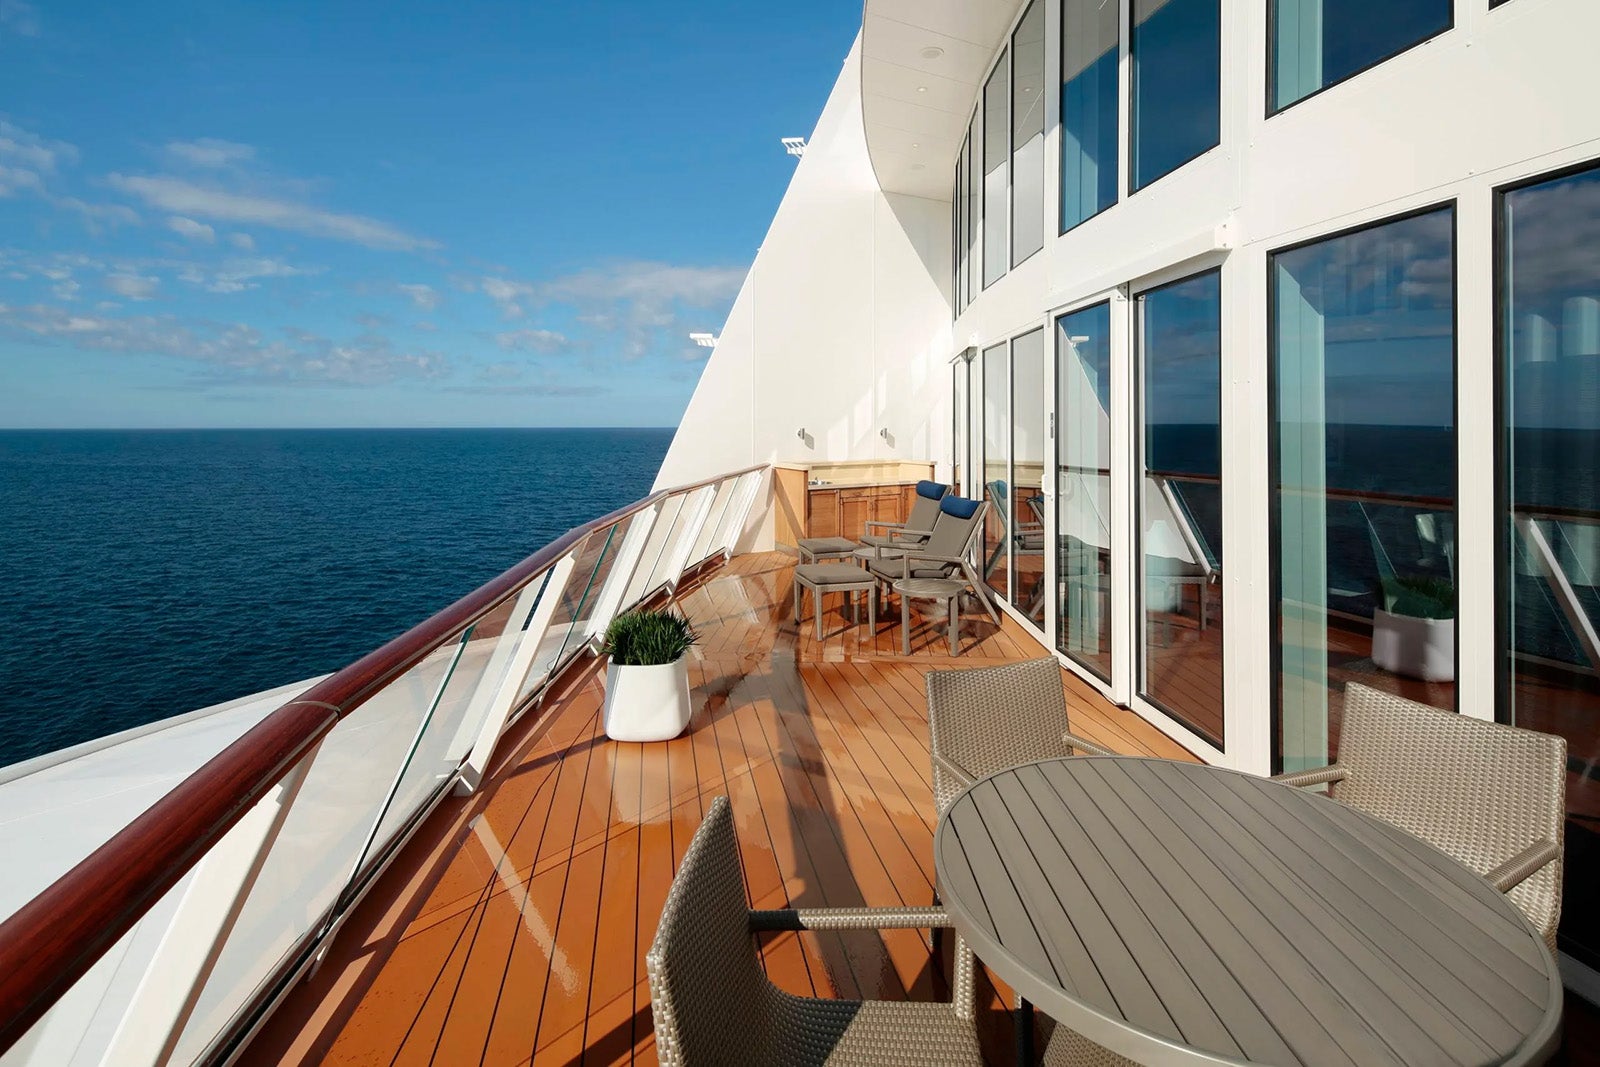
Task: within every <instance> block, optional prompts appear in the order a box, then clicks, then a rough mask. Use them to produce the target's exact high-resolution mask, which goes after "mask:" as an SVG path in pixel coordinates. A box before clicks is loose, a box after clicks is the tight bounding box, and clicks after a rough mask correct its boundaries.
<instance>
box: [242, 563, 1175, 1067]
mask: <svg viewBox="0 0 1600 1067" xmlns="http://www.w3.org/2000/svg"><path fill="white" fill-rule="evenodd" d="M792 567H793V559H792V558H791V557H786V556H784V555H781V554H777V553H765V554H753V555H747V556H740V557H737V558H735V559H733V560H732V561H730V562H729V563H727V564H726V565H723V566H721V567H720V568H712V569H708V570H706V571H704V572H703V573H702V574H701V575H700V576H699V577H698V578H696V579H695V580H694V581H692V582H690V583H689V584H688V585H687V586H686V587H685V588H684V589H682V590H680V591H679V593H678V595H677V597H676V606H677V607H678V608H679V609H680V610H682V611H683V612H685V613H686V614H687V615H688V616H689V618H690V619H691V620H692V621H693V622H694V624H695V625H696V627H697V629H698V631H699V633H700V643H699V645H698V646H697V647H696V648H695V650H694V652H693V653H692V655H693V657H694V658H693V659H692V661H691V663H690V683H691V685H692V686H693V688H694V694H695V703H696V706H697V709H698V710H697V711H696V715H695V718H694V720H693V722H692V723H691V725H690V730H689V731H688V732H687V733H686V734H685V735H684V736H682V737H680V738H678V739H676V740H674V741H671V742H667V743H665V744H657V745H637V744H622V743H617V742H612V741H608V740H607V739H606V737H605V734H604V731H603V726H602V723H601V715H600V709H601V704H602V701H603V699H604V674H603V672H601V671H598V670H597V669H596V665H595V664H594V663H593V662H588V663H583V664H579V665H578V666H576V667H574V668H573V671H575V672H578V673H577V675H576V676H573V677H571V679H570V680H569V681H567V682H566V683H565V684H563V685H562V687H561V692H560V693H558V694H556V695H555V696H553V697H551V698H549V699H548V700H547V701H546V704H545V706H544V707H543V708H542V710H539V711H537V712H531V713H529V714H528V715H527V716H525V718H524V719H523V720H522V721H520V722H519V723H517V724H516V725H515V726H514V727H513V728H512V729H511V730H510V731H509V733H508V736H507V737H506V738H505V740H504V741H503V742H502V745H501V750H500V754H499V758H498V759H497V761H496V763H495V764H494V766H493V767H492V768H491V772H490V774H489V776H488V777H487V778H486V780H485V781H484V783H483V786H482V788H481V789H480V790H479V791H478V792H477V793H476V794H475V795H473V796H471V797H466V798H460V799H450V800H447V801H446V802H445V803H444V804H443V805H442V806H441V807H440V808H439V809H438V810H437V811H436V812H435V813H434V814H433V815H432V816H431V817H430V818H429V820H428V821H427V822H426V823H425V824H424V825H423V827H422V828H421V829H420V830H419V831H418V833H417V835H416V836H415V837H414V838H413V840H412V841H411V842H410V843H409V844H408V845H407V846H406V848H405V849H404V850H403V851H402V852H401V854H400V855H399V856H398V857H397V858H396V860H395V862H394V864H393V865H392V866H391V868H390V869H389V871H388V872H387V873H385V875H384V876H383V877H382V878H381V879H380V880H379V882H378V884H377V885H376V887H375V888H374V890H373V891H372V893H371V894H370V895H369V896H368V897H367V899H366V900H364V901H363V902H362V903H361V904H360V905H359V906H358V907H357V909H356V910H355V912H354V913H353V914H352V915H351V916H350V918H349V919H348V921H347V922H346V924H345V926H344V928H343V929H342V930H341V932H340V933H339V935H338V937H337V938H336V939H335V941H334V942H333V945H332V947H331V950H330V952H329V955H328V958H327V960H326V962H325V963H324V965H323V966H322V968H321V969H320V970H319V971H318V972H317V973H316V974H315V975H314V976H312V977H311V978H309V979H307V980H305V981H304V982H302V983H301V984H300V985H299V986H297V987H296V988H295V989H294V990H293V991H292V992H291V993H290V994H289V996H288V997H287V999H286V1000H285V1002H284V1003H283V1005H282V1006H281V1007H280V1008H279V1009H278V1010H277V1012H276V1013H275V1014H274V1015H273V1016H272V1018H271V1019H270V1020H269V1021H268V1023H267V1025H266V1026H265V1028H264V1029H263V1031H262V1032H261V1033H260V1034H259V1035H258V1036H257V1037H256V1039H255V1040H254V1041H253V1042H252V1043H251V1044H250V1046H249V1047H248V1048H247V1049H246V1050H245V1053H244V1056H243V1060H242V1062H245V1063H249V1064H277V1063H290V1064H296V1063H298V1064H310V1063H329V1064H390V1065H397V1064H411V1063H416V1064H427V1063H433V1064H445V1063H448V1064H463V1063H485V1064H497V1065H498V1064H507V1065H516V1064H527V1063H529V1062H530V1061H532V1062H537V1063H539V1064H544V1063H551V1064H565V1063H584V1064H609V1063H632V1064H654V1063H655V1062H656V1054H655V1045H654V1035H653V1032H652V1030H651V1018H650V1004H649V987H648V984H647V982H646V974H645V967H644V956H645V953H646V951H647V950H648V948H649V946H650V941H651V939H652V938H653V937H654V936H655V926H656V923H657V921H658V920H659V918H660V913H661V905H662V902H663V900H664V899H665V897H666V893H667V889H668V887H669V886H670V884H671V880H672V872H673V871H674V870H675V869H676V868H677V865H678V863H679V862H680V860H681V859H682V856H683V852H684V850H685V849H686V848H687V847H688V844H689V839H690V837H691V836H692V835H693V833H694V831H695V828H696V827H697V826H698V825H699V823H700V819H701V817H702V816H703V814H704V811H705V808H706V806H707V805H708V804H709V802H710V800H711V798H712V797H714V796H717V795H721V794H726V795H727V796H729V797H730V799H731V802H732V805H733V810H734V816H735V822H736V825H737V830H738V835H739V844H740V850H741V860H742V863H743V866H744V878H745V887H746V892H747V895H748V896H749V898H750V900H751V902H752V906H756V907H784V906H797V907H802V906H812V907H814V906H827V907H842V906H851V905H862V904H865V905H875V906H889V905H895V906H899V905H911V906H918V905H924V904H927V903H929V901H930V900H931V895H932V891H933V830H934V826H935V821H936V820H935V816H934V809H933V795H932V787H931V772H930V770H929V757H928V733H927V719H926V711H925V703H924V697H923V677H922V676H923V674H924V673H925V672H926V671H928V670H929V669H939V668H951V667H957V668H959V667H978V666H985V665H990V664H997V663H1007V662H1014V661H1017V660H1020V659H1033V658H1038V657H1040V656H1044V655H1047V654H1048V653H1047V651H1046V650H1045V649H1044V648H1042V647H1040V646H1039V644H1038V643H1037V642H1036V641H1035V640H1034V639H1033V637H1031V636H1030V635H1029V634H1028V633H1027V632H1026V631H1024V630H1023V629H1022V628H1021V627H1020V626H1018V625H1017V624H1016V623H1014V622H1013V621H1011V620H1010V619H1009V618H1006V619H1005V620H1004V621H1003V623H1002V625H1000V626H999V627H996V626H995V625H994V623H993V622H992V621H991V620H990V619H989V618H988V617H987V616H986V615H984V614H983V612H982V610H981V609H980V608H977V607H976V606H971V605H969V607H968V608H967V609H966V612H965V614H964V615H963V617H962V640H961V655H960V656H959V657H958V658H951V657H950V656H949V648H948V644H947V641H946V636H945V632H944V620H943V619H942V618H930V617H926V616H923V615H921V614H920V613H918V612H915V611H914V612H913V615H912V619H913V635H912V636H913V643H912V655H911V656H910V657H905V656H902V655H901V654H900V632H899V631H900V622H899V608H898V605H896V604H893V602H891V603H890V605H888V606H887V607H886V608H885V610H884V611H883V612H882V614H881V617H880V619H879V627H878V630H877V632H876V633H872V634H869V633H867V626H866V619H865V613H864V612H863V617H862V623H861V625H860V626H859V627H857V626H855V625H853V624H852V623H851V621H850V616H849V613H848V610H847V608H846V607H845V605H844V604H843V603H842V601H843V598H842V597H838V596H833V597H829V598H827V600H826V603H825V605H824V618H823V623H824V627H823V629H824V634H825V637H824V639H823V640H822V641H820V642H819V641H817V640H816V639H815V636H814V633H815V631H814V628H813V627H814V623H813V621H812V618H811V615H810V611H811V599H810V597H807V598H806V603H805V615H804V618H803V620H802V623H801V625H800V626H798V627H796V625H795V624H794V622H793V619H792V611H793V601H792V585H791V578H790V572H791V569H792ZM1062 676H1063V679H1064V682H1065V685H1066V690H1067V697H1068V704H1069V706H1070V708H1071V716H1072V718H1071V724H1072V728H1073V729H1074V730H1075V731H1077V732H1079V733H1081V734H1083V735H1084V736H1086V737H1088V738H1090V739H1092V740H1096V741H1099V742H1101V743H1102V744H1105V745H1107V746H1109V747H1111V748H1114V749H1116V750H1118V751H1123V752H1128V753H1138V754H1147V755H1159V756H1166V757H1172V758H1179V759H1192V758H1193V757H1192V756H1190V755H1189V754H1188V753H1186V752H1185V751H1184V750H1183V749H1182V748H1181V747H1180V746H1179V745H1177V743H1176V742H1174V741H1172V740H1171V739H1169V738H1168V737H1167V736H1166V735H1164V734H1162V733H1161V732H1160V731H1158V730H1156V729H1155V728H1154V727H1152V726H1150V725H1149V724H1148V723H1146V722H1145V721H1144V720H1143V719H1140V718H1139V717H1138V716H1137V715H1135V714H1134V713H1132V712H1130V711H1127V710H1125V709H1120V708H1115V707H1112V706H1111V705H1109V704H1108V703H1106V702H1105V701H1104V700H1103V699H1102V698H1100V696H1099V695H1098V694H1097V693H1096V692H1095V691H1094V690H1093V689H1092V688H1091V687H1089V686H1088V685H1086V684H1085V683H1083V682H1082V681H1081V680H1079V679H1078V678H1077V677H1076V676H1073V675H1071V674H1069V673H1067V672H1063V675H1062ZM930 944H931V941H930V939H929V937H928V935H927V934H926V933H924V932H920V931H910V930H908V931H891V932H888V933H885V934H882V935H879V934H874V933H870V932H850V933H848V934H836V933H824V934H818V933H812V932H807V933H803V934H799V935H796V934H792V933H788V934H782V935H778V936H772V937H765V938H762V939H761V940H760V941H759V942H758V945H759V950H760V953H761V959H762V963H763V965H764V967H765V968H766V970H767V972H768V974H769V976H770V977H771V978H772V980H773V981H774V982H776V983H777V984H778V985H780V986H781V987H783V988H785V989H788V990H790V991H792V992H796V993H801V994H805V995H821V996H867V997H874V998H884V999H900V998H905V997H906V996H908V995H909V996H911V997H912V998H915V999H919V1000H930V999H936V998H940V997H944V996H947V995H948V990H947V987H946V986H945V983H944V980H943V979H942V978H941V977H939V976H938V975H937V974H936V973H935V970H934V968H933V967H932V962H931V959H930V955H929V946H930ZM947 944H948V943H947ZM948 951H949V950H948V948H947V949H946V952H947V953H948ZM1009 995H1010V994H1009V991H1008V990H1006V989H1005V988H1004V987H1003V986H999V985H997V984H996V983H994V982H993V981H992V980H990V979H989V978H988V977H987V976H986V975H981V976H980V981H979V1012H980V1020H981V1029H982V1031H983V1037H984V1047H985V1051H986V1053H987V1054H989V1055H990V1056H992V1057H993V1058H994V1059H995V1060H996V1061H998V1062H1005V1061H1006V1060H1007V1059H1008V1058H1009V1056H1010V1034H1009V1023H1008V1020H1007V1014H1008V1013H1007V1011H1006V1004H1007V1003H1008V1002H1009Z"/></svg>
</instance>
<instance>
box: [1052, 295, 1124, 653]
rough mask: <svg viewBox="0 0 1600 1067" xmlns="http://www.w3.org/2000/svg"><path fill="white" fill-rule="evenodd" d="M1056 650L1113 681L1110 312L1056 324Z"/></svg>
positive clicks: (1106, 308)
mask: <svg viewBox="0 0 1600 1067" xmlns="http://www.w3.org/2000/svg"><path fill="white" fill-rule="evenodd" d="M1056 364H1057V370H1056V374H1057V378H1058V381H1059V383H1060V386H1059V395H1058V396H1057V397H1056V508H1057V514H1058V523H1057V529H1056V551H1057V553H1058V556H1059V558H1058V561H1057V570H1058V573H1059V583H1060V584H1059V591H1058V595H1059V597H1060V618H1059V619H1058V620H1057V626H1056V647H1057V648H1059V649H1061V651H1063V652H1065V653H1066V654H1067V655H1069V656H1071V657H1072V658H1073V659H1075V660H1077V661H1078V662H1079V663H1081V664H1083V665H1084V666H1085V667H1087V668H1088V669H1089V670H1091V671H1093V672H1094V673H1095V674H1097V675H1099V676H1100V677H1101V678H1104V679H1107V680H1109V679H1110V677H1111V305H1110V304H1096V305H1095V306H1093V307H1090V308H1084V309H1083V310H1082V311H1075V312H1073V313H1072V314H1070V315H1063V316H1061V317H1060V318H1059V319H1057V320H1056Z"/></svg>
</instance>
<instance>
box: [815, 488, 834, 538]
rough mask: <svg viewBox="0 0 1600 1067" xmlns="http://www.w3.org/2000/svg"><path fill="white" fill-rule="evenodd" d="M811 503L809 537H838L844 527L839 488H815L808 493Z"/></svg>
mask: <svg viewBox="0 0 1600 1067" xmlns="http://www.w3.org/2000/svg"><path fill="white" fill-rule="evenodd" d="M808 497H809V500H810V504H811V514H810V516H809V518H810V521H809V523H808V524H807V526H808V529H807V530H806V536H807V537H838V536H840V533H839V531H840V530H841V529H842V528H843V525H842V523H841V522H840V515H839V490H837V489H813V490H811V492H810V493H809V494H808Z"/></svg>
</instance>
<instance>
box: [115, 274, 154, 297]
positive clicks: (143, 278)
mask: <svg viewBox="0 0 1600 1067" xmlns="http://www.w3.org/2000/svg"><path fill="white" fill-rule="evenodd" d="M106 288H107V289H110V290H111V291H112V292H113V293H116V294H117V295H118V296H121V297H126V298H127V299H129V300H149V299H150V298H151V297H153V296H155V295H156V292H157V290H159V289H160V288H161V279H160V278H156V277H152V276H150V275H147V274H108V275H106Z"/></svg>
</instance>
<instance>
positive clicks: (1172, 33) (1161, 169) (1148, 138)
mask: <svg viewBox="0 0 1600 1067" xmlns="http://www.w3.org/2000/svg"><path fill="white" fill-rule="evenodd" d="M1128 49H1129V52H1130V53H1131V55H1132V58H1133V104H1132V106H1133V120H1132V121H1133V163H1132V167H1133V187H1134V188H1135V189H1142V188H1144V187H1145V186H1146V185H1149V184H1150V183H1151V182H1153V181H1155V180H1156V179H1157V178H1160V177H1162V176H1163V175H1166V174H1170V173H1172V172H1173V171H1175V170H1177V169H1178V168H1179V167H1181V166H1183V165H1184V164H1185V163H1187V162H1189V161H1190V160H1191V159H1193V158H1195V157H1196V156H1198V155H1200V154H1201V153H1203V152H1205V151H1206V150H1208V149H1210V148H1214V147H1216V145H1217V143H1218V141H1219V139H1220V137H1221V128H1222V127H1221V117H1220V116H1221V106H1222V105H1221V96H1222V9H1221V3H1220V2H1219V0H1133V32H1132V34H1131V35H1130V37H1129V40H1128Z"/></svg>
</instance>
